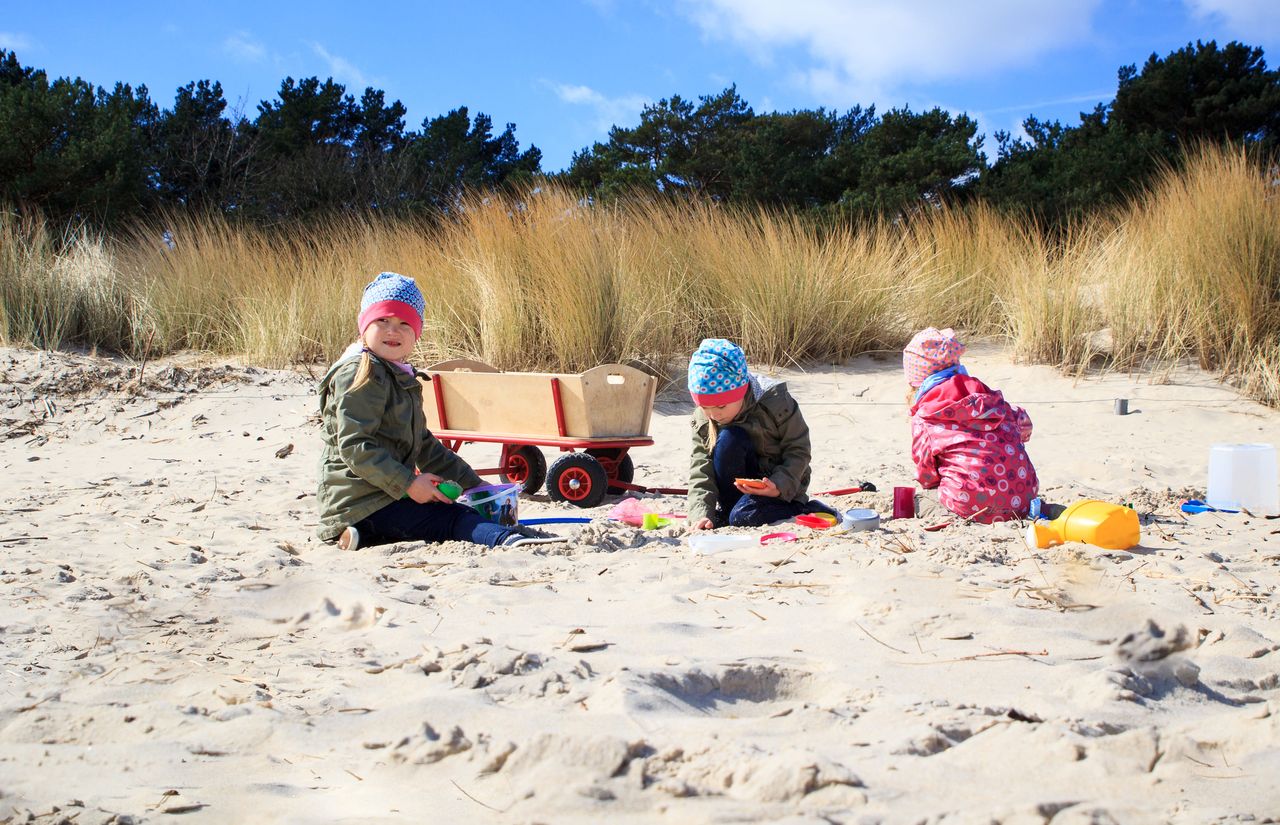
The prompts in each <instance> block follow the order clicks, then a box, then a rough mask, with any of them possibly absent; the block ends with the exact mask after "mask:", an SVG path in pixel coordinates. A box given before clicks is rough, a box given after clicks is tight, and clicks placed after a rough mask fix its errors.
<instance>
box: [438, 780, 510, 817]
mask: <svg viewBox="0 0 1280 825" xmlns="http://www.w3.org/2000/svg"><path fill="white" fill-rule="evenodd" d="M449 782H450V784H452V785H453V787H455V788H457V789H458V790H459V791H462V795H463V796H465V797H466V798H467V799H470V800H471V801H472V802H474V803H476V804H477V805H479V806H480V807H481V808H488V809H489V810H491V811H496V812H497V813H500V814H505V813H506V812H507V811H509V810H511V806H510V805H508V806H507V807H505V808H495V807H493V806H492V805H486V804H485V803H483V802H481V801H480V800H479V799H476V798H475V797H474V796H472V795H471V794H469V793H467V792H466V791H465V790H463V788H462V786H461V785H459V784H458V783H457V782H454V781H453V780H452V779H450V780H449Z"/></svg>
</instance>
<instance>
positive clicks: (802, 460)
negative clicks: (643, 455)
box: [687, 338, 835, 530]
mask: <svg viewBox="0 0 1280 825" xmlns="http://www.w3.org/2000/svg"><path fill="white" fill-rule="evenodd" d="M689 394H690V395H691V396H692V397H693V401H694V403H695V404H696V405H697V408H696V409H695V410H694V414H693V453H692V458H691V461H690V466H689V498H688V507H687V509H688V515H689V527H690V528H691V529H694V530H709V529H712V528H715V527H724V526H726V525H732V526H735V527H757V526H760V525H763V524H769V523H771V522H775V521H783V520H785V519H790V518H794V517H796V516H798V515H800V514H802V513H817V512H823V513H831V514H832V515H835V511H834V510H832V509H831V508H830V507H828V506H826V505H825V504H823V503H822V502H820V501H818V500H816V499H811V498H809V496H808V493H807V491H808V488H809V477H810V474H811V473H810V468H809V460H810V447H809V425H808V424H806V423H805V420H804V416H803V415H801V414H800V406H799V405H798V404H797V403H796V401H795V399H794V398H792V397H791V393H790V392H789V391H788V390H787V385H786V384H785V383H784V382H781V381H768V380H767V379H765V380H762V379H760V378H759V377H758V376H756V375H754V374H753V373H751V372H750V371H749V370H748V369H747V357H746V355H745V354H744V353H743V352H742V349H741V348H740V347H739V346H738V345H736V344H734V343H732V342H730V341H726V340H725V339H723V338H707V339H705V340H704V341H703V342H702V344H701V345H700V346H699V347H698V349H697V351H696V352H694V354H693V356H692V357H691V358H690V359H689Z"/></svg>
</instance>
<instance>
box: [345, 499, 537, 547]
mask: <svg viewBox="0 0 1280 825" xmlns="http://www.w3.org/2000/svg"><path fill="white" fill-rule="evenodd" d="M355 528H356V530H358V531H359V532H360V546H361V547H372V546H374V545H378V544H391V543H392V542H396V541H425V542H437V541H469V542H473V543H475V544H483V545H486V546H488V547H496V546H497V545H499V544H502V542H504V541H506V539H507V537H508V536H510V535H511V534H512V533H513V532H514V531H512V530H511V529H510V528H508V527H503V526H501V525H499V524H494V523H493V522H491V521H486V520H485V519H484V517H483V516H481V515H480V514H479V513H477V512H476V511H475V510H472V509H471V508H470V507H467V506H465V505H462V504H442V503H440V502H438V501H433V502H431V503H429V504H419V503H418V502H416V501H414V500H413V499H411V498H402V499H400V500H399V501H397V502H394V503H392V504H388V505H387V506H386V507H383V508H382V509H381V510H379V511H378V512H376V513H374V514H373V515H371V516H369V517H368V518H366V519H364V520H363V521H359V522H357V523H356V525H355Z"/></svg>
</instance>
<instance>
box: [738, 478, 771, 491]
mask: <svg viewBox="0 0 1280 825" xmlns="http://www.w3.org/2000/svg"><path fill="white" fill-rule="evenodd" d="M733 481H734V483H735V484H738V485H740V486H742V487H746V488H747V489H748V490H767V489H769V485H768V484H766V483H765V482H764V479H759V478H735V479H734V480H733Z"/></svg>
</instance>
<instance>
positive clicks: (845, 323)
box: [0, 147, 1280, 405]
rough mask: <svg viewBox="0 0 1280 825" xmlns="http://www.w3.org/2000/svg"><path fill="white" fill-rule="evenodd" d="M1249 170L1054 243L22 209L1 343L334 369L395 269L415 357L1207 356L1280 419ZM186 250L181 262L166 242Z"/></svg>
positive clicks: (522, 360) (7, 231) (1271, 296)
mask: <svg viewBox="0 0 1280 825" xmlns="http://www.w3.org/2000/svg"><path fill="white" fill-rule="evenodd" d="M1268 168H1269V167H1268V166H1267V165H1266V164H1265V163H1262V162H1260V161H1259V160H1258V159H1256V158H1252V157H1250V156H1248V155H1247V154H1246V153H1245V152H1244V151H1242V150H1240V149H1231V148H1227V149H1223V148H1215V147H1205V148H1202V149H1198V150H1197V151H1196V152H1195V154H1194V155H1193V156H1192V157H1190V158H1189V159H1188V163H1187V164H1186V165H1185V167H1183V168H1182V169H1181V170H1179V171H1175V170H1172V169H1171V170H1168V171H1166V172H1165V174H1164V175H1163V176H1162V177H1161V178H1160V179H1159V180H1158V181H1157V183H1156V184H1155V185H1154V186H1153V187H1152V188H1151V189H1150V190H1149V191H1147V192H1146V193H1144V194H1142V195H1141V196H1140V197H1138V198H1136V199H1135V200H1134V201H1133V203H1131V204H1130V205H1129V206H1128V207H1127V208H1126V209H1123V210H1120V211H1119V212H1117V213H1115V214H1108V215H1098V216H1095V217H1094V218H1092V219H1090V220H1088V221H1086V222H1082V223H1080V224H1078V225H1076V226H1072V227H1070V228H1068V229H1067V230H1066V231H1063V232H1058V233H1054V234H1053V235H1049V234H1047V233H1045V232H1044V231H1043V230H1042V229H1041V228H1040V227H1039V226H1038V225H1037V224H1036V223H1035V222H1034V221H1032V220H1029V219H1026V218H1021V217H1016V216H1010V215H1006V214H1002V213H999V212H997V211H995V210H993V209H991V208H989V207H987V206H985V205H983V204H981V203H977V204H972V205H969V206H966V207H963V208H941V209H931V210H927V211H924V212H922V213H921V214H918V215H915V216H912V217H910V218H908V219H905V220H901V221H897V222H892V223H890V222H880V223H864V224H856V225H855V224H848V223H842V224H835V225H832V224H827V223H822V222H819V221H816V220H814V219H813V218H812V217H810V216H808V215H805V214H800V213H794V212H788V211H785V210H776V209H765V208H740V207H729V206H724V205H721V204H717V203H714V202H710V201H696V200H693V201H690V200H674V199H664V198H660V197H653V196H635V197H632V198H628V199H623V200H622V201H620V202H617V203H612V204H588V203H584V202H582V201H580V200H579V199H577V198H576V196H574V195H573V194H572V193H570V192H567V191H565V190H563V189H560V188H557V187H555V186H543V187H540V188H537V189H533V190H529V191H526V192H523V193H518V194H516V195H513V196H510V197H497V196H486V197H480V196H476V197H472V198H470V199H468V200H466V201H465V202H464V203H463V204H461V206H460V208H459V209H457V210H456V211H455V214H454V215H452V216H450V217H449V218H447V219H445V220H441V221H421V220H409V219H405V220H388V219H383V218H380V217H378V216H376V215H368V214H353V215H346V216H342V217H337V218H333V219H330V220H328V221H324V222H321V223H316V224H314V225H311V226H309V227H307V228H305V229H303V228H296V227H295V228H292V229H290V230H287V231H286V230H282V229H262V228H254V227H248V226H242V225H239V224H237V223H235V222H233V221H230V220H228V219H226V218H224V217H221V216H195V215H190V214H175V215H167V216H163V217H162V218H160V219H157V220H154V221H152V222H150V223H148V224H145V225H139V226H136V227H134V228H132V229H131V230H129V231H126V232H123V233H120V234H118V235H115V236H113V237H111V238H107V237H104V236H100V235H95V234H92V233H89V232H85V231H68V232H65V233H61V234H59V233H58V232H56V231H55V230H54V229H53V228H52V227H50V226H49V225H47V224H45V223H43V222H42V221H40V220H37V219H31V218H24V217H22V216H21V215H18V214H16V213H14V212H0V340H3V341H4V342H6V343H10V344H26V345H33V346H38V347H48V348H57V347H63V346H69V345H80V346H90V347H99V348H103V349H110V350H118V351H120V352H123V353H126V354H128V355H131V356H135V357H142V356H154V355H158V354H162V353H166V352H171V351H174V350H179V349H197V350H205V351H209V352H213V353H219V354H224V355H235V356H239V357H242V358H244V359H246V360H249V361H252V362H255V363H260V364H263V365H264V366H279V365H284V364H289V363H295V362H299V361H303V362H315V361H322V360H325V359H329V358H332V357H333V356H335V355H336V354H337V353H338V352H340V351H341V350H342V348H343V347H345V346H346V345H347V344H348V343H350V342H351V341H352V340H353V339H354V336H355V329H354V318H355V314H356V310H357V307H358V305H359V300H360V290H361V288H362V287H363V285H364V284H365V283H366V282H367V281H368V280H369V279H370V277H371V276H373V275H375V274H376V273H378V272H380V271H384V270H393V271H398V272H402V273H405V274H408V275H411V276H413V277H415V278H416V279H417V281H418V283H419V285H420V286H421V287H422V289H423V292H424V294H425V295H426V299H427V312H426V319H425V325H424V330H423V337H422V339H421V340H420V342H419V345H418V352H417V359H418V360H419V361H420V362H421V363H424V364H428V363H432V362H434V361H438V360H442V359H445V358H454V357H468V358H475V359H479V360H482V361H486V362H488V363H491V364H493V365H494V366H496V367H499V368H501V369H511V370H549V371H558V372H578V371H581V370H583V369H586V368H588V367H591V366H594V365H596V364H599V363H604V362H608V361H621V362H630V363H638V364H641V365H646V366H647V367H649V368H650V369H652V370H654V371H656V372H663V371H678V370H679V368H680V367H681V366H682V365H683V359H684V358H685V357H687V354H688V353H689V352H690V351H691V350H692V349H693V348H694V347H696V346H697V343H698V341H699V340H700V339H701V338H703V337H709V336H716V337H726V338H731V339H733V340H735V341H738V342H739V343H741V344H742V345H743V347H744V349H746V351H747V354H748V357H749V358H750V359H751V360H752V361H753V362H755V363H758V364H775V365H776V364H795V365H803V364H806V363H814V362H819V361H830V362H840V361H843V360H845V359H847V358H848V357H849V356H851V355H854V354H856V353H859V352H865V351H868V350H874V349H896V348H898V347H901V346H902V344H903V343H904V342H905V341H906V339H907V338H908V337H909V336H910V335H911V334H912V332H914V331H915V330H916V329H919V328H921V327H924V326H937V327H947V326H952V327H955V328H957V329H960V330H962V331H964V332H966V333H968V334H970V335H981V336H993V337H997V338H1001V339H1004V340H1006V341H1008V342H1009V343H1010V344H1011V345H1012V347H1013V350H1014V352H1015V353H1016V354H1017V355H1018V356H1019V357H1021V358H1023V359H1026V360H1030V361H1034V362H1038V363H1047V364H1052V365H1055V366H1058V367H1061V368H1064V369H1067V370H1075V371H1079V370H1084V369H1087V368H1090V367H1093V366H1097V365H1098V364H1106V365H1110V366H1112V367H1115V368H1123V369H1150V368H1153V367H1156V368H1158V367H1160V366H1162V365H1169V364H1174V363H1178V362H1180V361H1183V360H1186V359H1194V360H1195V361H1197V362H1198V363H1199V364H1201V365H1202V366H1204V367H1206V368H1209V369H1214V370H1219V371H1221V372H1222V374H1223V375H1224V377H1227V378H1230V379H1232V380H1233V381H1235V382H1236V383H1238V384H1239V386H1241V388H1242V389H1243V390H1244V391H1246V392H1248V393H1249V394H1251V395H1252V396H1254V397H1256V398H1259V399H1261V400H1263V401H1265V402H1267V403H1270V404H1273V405H1277V404H1280V386H1278V385H1280V379H1277V378H1276V375H1277V366H1280V198H1278V197H1277V194H1276V192H1277V187H1276V186H1275V184H1274V181H1273V180H1272V177H1271V176H1270V175H1269V174H1268V173H1267V170H1268ZM165 229H168V230H170V231H171V232H172V233H173V236H174V238H175V240H176V248H174V249H167V248H165V247H164V245H163V244H162V243H161V242H160V236H161V233H162V231H163V230H165Z"/></svg>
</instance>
